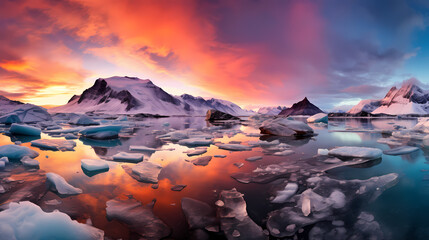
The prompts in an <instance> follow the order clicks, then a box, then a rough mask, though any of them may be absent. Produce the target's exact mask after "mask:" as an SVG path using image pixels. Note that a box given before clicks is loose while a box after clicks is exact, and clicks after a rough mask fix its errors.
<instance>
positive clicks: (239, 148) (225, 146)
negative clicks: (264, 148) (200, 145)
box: [217, 144, 252, 151]
mask: <svg viewBox="0 0 429 240" xmlns="http://www.w3.org/2000/svg"><path fill="white" fill-rule="evenodd" d="M217 147H218V148H220V149H223V150H228V151H251V150H252V147H250V146H245V145H241V144H219V145H217Z"/></svg>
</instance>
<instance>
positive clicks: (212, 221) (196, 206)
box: [181, 197, 218, 229]
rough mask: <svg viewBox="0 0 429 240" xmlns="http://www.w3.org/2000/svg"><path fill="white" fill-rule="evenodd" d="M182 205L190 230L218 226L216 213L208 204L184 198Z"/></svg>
mask: <svg viewBox="0 0 429 240" xmlns="http://www.w3.org/2000/svg"><path fill="white" fill-rule="evenodd" d="M181 203H182V210H183V213H184V214H185V217H186V221H187V222H188V226H189V229H204V228H206V227H211V226H217V225H218V221H217V219H216V214H215V211H214V209H213V208H212V207H210V205H208V204H207V203H205V202H201V201H198V200H196V199H192V198H186V197H185V198H182V201H181Z"/></svg>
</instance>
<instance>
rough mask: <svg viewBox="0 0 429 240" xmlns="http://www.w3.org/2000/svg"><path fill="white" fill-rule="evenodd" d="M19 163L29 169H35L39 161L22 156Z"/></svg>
mask: <svg viewBox="0 0 429 240" xmlns="http://www.w3.org/2000/svg"><path fill="white" fill-rule="evenodd" d="M21 162H22V164H23V165H24V166H26V167H30V168H37V167H39V164H40V163H39V161H37V160H35V159H32V158H30V157H29V156H24V157H23V158H21Z"/></svg>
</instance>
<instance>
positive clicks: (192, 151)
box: [186, 148, 207, 157]
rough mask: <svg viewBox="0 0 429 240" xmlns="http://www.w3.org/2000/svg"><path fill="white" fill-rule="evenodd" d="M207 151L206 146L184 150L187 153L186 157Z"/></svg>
mask: <svg viewBox="0 0 429 240" xmlns="http://www.w3.org/2000/svg"><path fill="white" fill-rule="evenodd" d="M206 152H207V148H197V149H194V150H189V151H187V152H186V155H188V157H192V156H197V155H201V154H204V153H206Z"/></svg>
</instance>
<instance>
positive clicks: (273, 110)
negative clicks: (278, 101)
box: [258, 106, 287, 115]
mask: <svg viewBox="0 0 429 240" xmlns="http://www.w3.org/2000/svg"><path fill="white" fill-rule="evenodd" d="M285 109H287V107H282V106H277V107H261V108H259V109H258V113H259V114H266V115H278V114H279V113H280V112H281V111H282V110H285Z"/></svg>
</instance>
